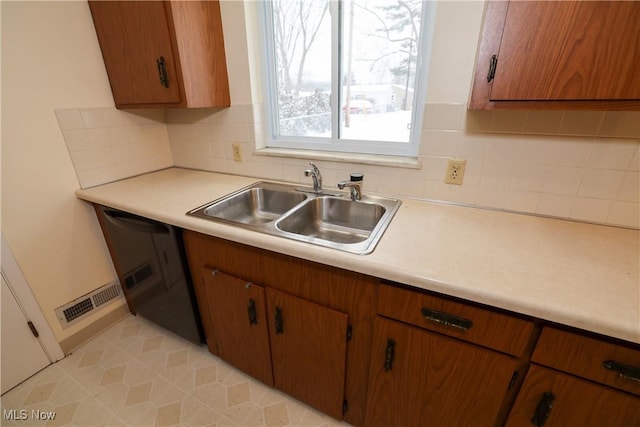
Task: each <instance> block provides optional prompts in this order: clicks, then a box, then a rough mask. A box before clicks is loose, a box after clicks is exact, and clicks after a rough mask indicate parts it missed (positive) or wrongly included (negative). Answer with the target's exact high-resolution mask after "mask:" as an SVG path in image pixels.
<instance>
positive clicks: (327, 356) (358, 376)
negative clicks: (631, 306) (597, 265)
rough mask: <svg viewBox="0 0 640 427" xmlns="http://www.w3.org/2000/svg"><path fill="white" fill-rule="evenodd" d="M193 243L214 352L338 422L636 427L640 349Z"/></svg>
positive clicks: (225, 244) (231, 246)
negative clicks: (340, 420) (338, 420)
mask: <svg viewBox="0 0 640 427" xmlns="http://www.w3.org/2000/svg"><path fill="white" fill-rule="evenodd" d="M184 241H185V245H186V249H187V254H188V258H189V266H190V269H191V274H192V276H193V281H194V288H195V292H196V295H197V298H198V305H199V309H200V314H201V317H202V321H203V324H204V328H205V334H206V337H207V345H208V346H209V351H210V352H211V353H213V354H216V355H218V356H220V357H221V358H222V359H224V360H226V361H227V362H229V363H230V364H232V365H234V366H236V367H238V368H239V369H241V370H243V371H244V372H247V373H248V374H250V375H252V376H253V377H255V378H257V379H259V380H261V381H263V382H264V383H265V384H268V385H271V386H275V387H276V388H278V389H280V390H282V391H284V392H286V393H288V394H290V395H291V396H294V397H296V398H298V399H299V400H301V401H303V402H306V403H308V404H309V405H310V406H313V407H315V408H317V409H319V410H320V411H322V412H324V413H326V414H329V415H331V416H332V417H334V418H337V419H344V420H345V421H347V422H348V423H350V424H352V425H354V426H361V425H365V426H393V427H401V426H502V425H505V424H506V425H507V426H531V425H535V426H542V425H544V426H547V427H548V426H551V427H553V426H598V427H600V426H624V427H627V426H635V427H640V381H639V379H640V346H638V345H637V344H633V343H628V342H619V341H617V340H611V339H608V338H607V337H601V336H595V335H593V334H588V333H584V332H583V331H576V330H573V329H567V328H563V329H558V328H556V327H555V326H553V325H548V324H547V323H546V322H542V321H540V320H537V319H532V318H529V317H526V316H519V315H517V314H515V313H511V312H506V311H503V310H498V309H494V308H492V307H487V306H483V305H479V304H474V303H470V302H468V301H462V300H459V299H455V298H450V297H446V296H443V295H439V294H434V293H431V292H427V291H419V290H416V289H414V288H410V287H407V286H403V285H399V284H394V283H386V282H381V281H380V279H377V278H375V277H371V276H367V275H364V274H359V273H354V272H350V271H346V270H342V269H338V268H335V267H331V266H327V265H324V264H320V263H314V262H311V261H306V260H302V259H299V258H295V257H291V256H286V255H282V254H278V253H274V252H270V251H266V250H262V249H258V248H254V247H250V246H246V245H242V244H239V243H234V242H230V241H226V240H222V239H218V238H214V237H211V236H206V235H203V234H199V233H195V232H191V231H185V232H184ZM525 373H526V376H525Z"/></svg>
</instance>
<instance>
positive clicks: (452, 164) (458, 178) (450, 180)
mask: <svg viewBox="0 0 640 427" xmlns="http://www.w3.org/2000/svg"><path fill="white" fill-rule="evenodd" d="M466 165H467V161H466V160H465V159H449V163H448V165H447V174H446V175H445V177H444V182H445V183H447V184H456V185H462V178H463V177H464V168H465V166H466Z"/></svg>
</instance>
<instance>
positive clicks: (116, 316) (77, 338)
mask: <svg viewBox="0 0 640 427" xmlns="http://www.w3.org/2000/svg"><path fill="white" fill-rule="evenodd" d="M129 314H130V312H129V308H128V307H127V305H126V304H122V305H121V306H120V307H118V308H116V309H114V310H113V311H111V312H110V313H108V314H107V315H105V316H103V317H101V318H100V319H98V320H96V321H95V322H93V323H91V324H90V325H89V326H87V327H85V328H83V329H81V330H80V331H78V332H76V333H75V334H73V335H71V336H70V337H68V338H65V339H63V340H62V341H60V347H61V348H62V351H63V352H64V354H65V355H68V354H69V353H71V352H73V350H75V349H76V348H78V347H80V346H81V345H82V344H84V343H86V342H87V341H89V340H90V339H91V338H93V337H95V336H96V335H98V334H99V333H101V332H102V331H104V330H105V329H107V328H109V327H111V326H112V325H114V324H115V323H117V322H118V321H119V320H121V319H122V318H123V317H125V316H127V315H129Z"/></svg>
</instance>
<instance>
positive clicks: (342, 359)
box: [267, 288, 349, 419]
mask: <svg viewBox="0 0 640 427" xmlns="http://www.w3.org/2000/svg"><path fill="white" fill-rule="evenodd" d="M267 307H268V312H269V316H270V318H269V323H270V325H269V326H270V327H269V337H270V339H271V354H272V360H273V377H274V382H275V386H276V388H278V389H280V390H282V391H284V392H285V393H287V394H290V395H291V396H294V397H296V398H298V399H300V400H302V401H303V402H306V403H308V404H309V405H311V406H313V407H314V408H316V409H318V410H320V411H322V412H324V413H326V414H329V415H331V416H332V417H334V418H337V419H341V418H342V406H343V399H344V386H345V366H346V354H347V326H348V320H349V318H348V316H347V315H346V314H344V313H341V312H338V311H335V310H332V309H329V308H327V307H324V306H320V305H318V304H314V303H311V302H309V301H306V300H303V299H300V298H296V297H293V296H290V295H287V294H284V293H282V292H278V291H275V290H273V289H271V288H267Z"/></svg>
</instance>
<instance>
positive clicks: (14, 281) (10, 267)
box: [0, 233, 64, 363]
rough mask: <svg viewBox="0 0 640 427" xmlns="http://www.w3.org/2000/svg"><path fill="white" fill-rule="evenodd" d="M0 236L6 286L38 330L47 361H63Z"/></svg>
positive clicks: (36, 303) (4, 241)
mask: <svg viewBox="0 0 640 427" xmlns="http://www.w3.org/2000/svg"><path fill="white" fill-rule="evenodd" d="M0 235H1V239H2V247H1V249H0V254H1V256H2V258H1V261H0V263H1V266H0V268H1V270H2V275H3V276H4V277H5V279H6V280H7V284H8V285H9V288H10V289H11V291H12V292H13V294H14V296H15V297H16V299H17V300H18V303H19V304H20V307H21V308H22V310H23V311H24V314H25V315H26V316H27V318H28V320H30V321H31V322H33V324H34V325H35V327H36V329H37V330H38V334H39V335H40V336H39V337H38V339H39V340H40V343H41V344H42V347H43V348H44V351H45V353H46V354H47V357H48V358H49V361H50V362H51V363H54V362H56V361H58V360H60V359H63V358H64V352H63V351H62V348H61V347H60V344H58V340H57V339H56V337H55V335H54V334H53V331H52V330H51V327H50V326H49V323H48V322H47V320H46V319H45V317H44V314H42V310H41V309H40V306H39V305H38V302H37V301H36V298H35V297H34V296H33V293H32V292H31V288H30V287H29V284H28V283H27V280H26V279H25V277H24V275H23V274H22V270H21V269H20V266H19V265H18V263H17V261H16V259H15V258H14V256H13V252H11V249H10V248H9V244H8V243H7V241H6V240H5V238H4V233H0Z"/></svg>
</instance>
